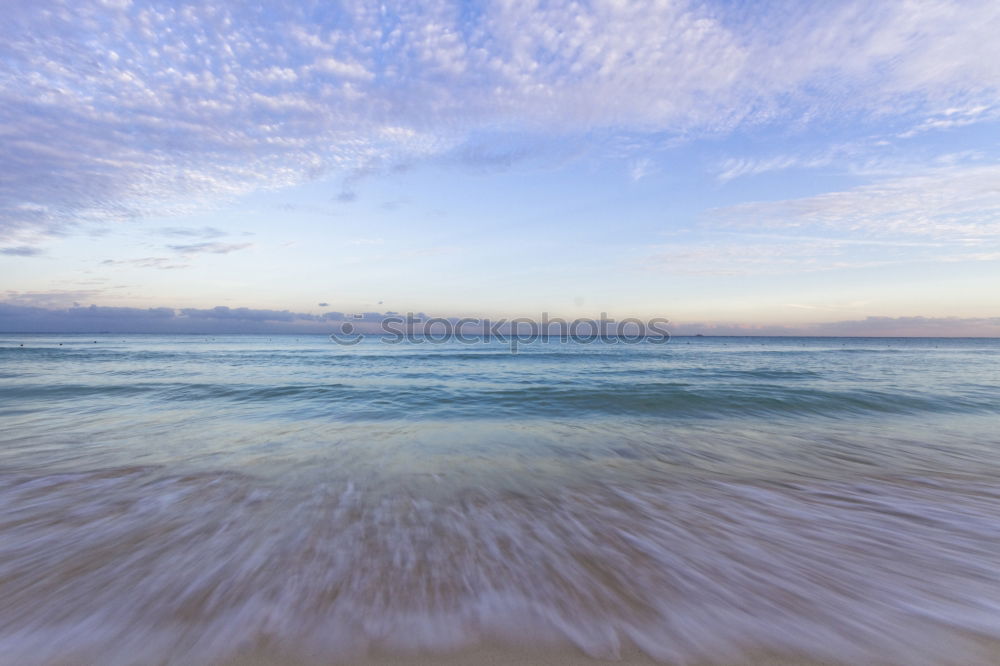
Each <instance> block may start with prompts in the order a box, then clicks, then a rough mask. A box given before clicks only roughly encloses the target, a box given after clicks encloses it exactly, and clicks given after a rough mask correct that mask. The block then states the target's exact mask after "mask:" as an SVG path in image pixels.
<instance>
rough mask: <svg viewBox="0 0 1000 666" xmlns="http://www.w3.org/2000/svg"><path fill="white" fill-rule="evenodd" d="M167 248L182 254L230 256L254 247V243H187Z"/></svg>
mask: <svg viewBox="0 0 1000 666" xmlns="http://www.w3.org/2000/svg"><path fill="white" fill-rule="evenodd" d="M167 247H168V248H170V249H171V250H174V251H175V252H179V253H181V254H206V253H208V254H229V253H230V252H238V251H239V250H245V249H246V248H248V247H253V243H187V244H182V245H168V246H167Z"/></svg>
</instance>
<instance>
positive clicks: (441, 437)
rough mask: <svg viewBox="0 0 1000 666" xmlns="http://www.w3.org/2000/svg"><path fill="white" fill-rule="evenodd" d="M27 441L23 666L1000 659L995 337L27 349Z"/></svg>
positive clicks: (1, 608)
mask: <svg viewBox="0 0 1000 666" xmlns="http://www.w3.org/2000/svg"><path fill="white" fill-rule="evenodd" d="M22 345H23V346H22ZM0 423H2V424H3V426H2V429H0V600H2V602H0V655H2V656H0V663H18V664H21V663H27V664H32V663H49V662H59V663H102V664H104V663H122V664H130V663H143V664H145V663H163V662H166V663H176V664H199V663H210V662H212V661H216V660H220V659H225V658H227V657H229V656H231V655H233V654H235V653H237V652H243V651H253V650H256V649H262V648H266V649H267V650H269V651H272V652H273V651H277V652H278V653H287V654H288V655H290V656H301V655H305V654H309V655H315V656H319V657H320V658H323V659H337V658H345V657H353V656H357V655H363V654H365V653H366V652H367V651H369V650H372V649H378V650H403V651H412V650H428V651H438V650H448V649H453V648H456V647H461V646H468V645H475V644H477V643H479V642H482V641H485V640H489V641H501V642H504V641H508V642H516V643H517V644H519V645H523V644H525V643H530V642H537V643H539V644H557V645H558V644H566V645H572V646H575V649H579V650H581V651H582V652H584V653H587V654H590V655H592V656H598V657H613V656H615V655H617V654H618V653H619V651H620V650H621V649H622V648H623V647H627V646H632V647H637V648H638V649H640V650H642V651H644V652H646V653H647V654H649V655H651V656H653V657H655V658H658V659H662V660H665V661H689V660H694V659H703V660H708V661H721V662H726V661H730V662H731V661H733V660H736V659H738V655H739V654H740V653H741V652H740V651H742V650H750V649H766V650H775V651H779V652H783V651H786V652H789V653H794V654H802V655H807V656H814V657H818V658H826V659H835V660H840V661H844V662H846V663H857V662H871V661H874V660H880V661H883V662H890V663H899V664H912V663H921V662H923V663H939V662H944V661H950V662H951V663H974V662H976V661H977V660H980V661H985V659H986V658H985V657H982V656H979V655H978V653H976V652H975V651H973V648H974V647H975V645H976V644H977V642H978V640H979V639H980V638H984V637H985V638H994V639H996V638H1000V477H998V472H1000V341H997V340H930V339H927V340H914V339H868V340H863V339H836V338H828V339H804V338H771V339H764V338H678V339H675V340H673V341H671V342H670V343H669V344H666V345H660V344H650V343H645V344H633V345H623V344H618V345H615V344H604V343H594V344H589V345H588V344H579V343H568V342H561V341H557V340H551V341H549V342H548V343H544V344H535V345H530V346H528V347H525V348H523V350H522V351H521V353H519V354H517V355H511V354H510V353H508V351H507V348H506V347H504V346H503V345H500V344H484V343H477V344H472V345H460V344H456V343H449V344H402V345H388V344H382V343H379V342H378V341H377V340H375V339H369V340H366V341H364V342H362V343H361V344H359V345H357V346H353V347H343V346H339V345H336V344H333V343H332V342H330V341H329V340H328V339H326V338H324V337H299V338H294V337H271V338H268V337H251V336H238V337H226V338H222V337H218V338H208V339H206V338H205V337H204V336H126V337H124V338H123V337H121V336H98V337H96V338H95V337H93V336H91V337H82V336H9V335H8V336H4V337H2V338H0Z"/></svg>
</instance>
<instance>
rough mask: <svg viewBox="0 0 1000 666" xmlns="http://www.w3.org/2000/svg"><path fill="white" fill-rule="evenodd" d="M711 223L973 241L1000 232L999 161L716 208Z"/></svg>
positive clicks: (997, 234)
mask: <svg viewBox="0 0 1000 666" xmlns="http://www.w3.org/2000/svg"><path fill="white" fill-rule="evenodd" d="M711 217H712V222H713V223H715V224H719V225H722V226H728V227H736V228H744V229H757V230H760V229H811V230H825V231H839V232H852V233H856V234H864V235H867V236H870V237H885V236H898V237H912V236H925V237H931V238H940V239H946V240H948V241H950V242H962V241H968V242H975V241H976V240H977V239H984V238H990V239H996V238H997V237H998V236H1000V166H996V165H989V166H965V167H953V168H944V169H935V170H930V171H928V172H927V173H926V174H924V175H920V176H908V177H902V178H896V179H889V180H884V181H881V182H878V183H875V184H872V185H865V186H862V187H856V188H854V189H850V190H845V191H842V192H831V193H827V194H820V195H817V196H813V197H805V198H801V199H791V200H785V201H766V202H754V203H746V204H740V205H736V206H730V207H727V208H721V209H716V210H715V211H713V212H712V214H711Z"/></svg>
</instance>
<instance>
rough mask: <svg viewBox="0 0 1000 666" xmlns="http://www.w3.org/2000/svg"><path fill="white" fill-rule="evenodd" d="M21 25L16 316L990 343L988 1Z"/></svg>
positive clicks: (12, 130)
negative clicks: (610, 325)
mask: <svg viewBox="0 0 1000 666" xmlns="http://www.w3.org/2000/svg"><path fill="white" fill-rule="evenodd" d="M3 13H4V21H3V22H2V24H0V330H3V331H28V330H46V331H50V330H51V331H70V330H83V331H90V330H98V329H100V330H115V331H122V332H127V331H129V330H136V331H140V330H141V331H156V330H163V331H180V330H192V331H203V330H211V331H216V330H218V331H222V330H246V331H251V330H267V331H278V330H304V331H305V330H315V331H319V330H322V329H323V327H324V326H327V324H328V323H329V322H332V321H337V320H338V317H340V316H342V315H343V314H350V313H362V312H367V313H382V312H425V313H431V314H434V315H441V316H473V317H484V316H490V317H504V316H506V317H518V316H521V317H539V316H540V315H541V313H543V312H547V313H550V314H552V315H554V316H562V317H596V316H598V315H600V313H602V312H607V313H609V315H610V316H612V317H619V318H622V317H629V316H635V317H664V318H667V319H670V320H671V322H673V325H674V326H675V331H677V332H681V333H684V332H691V333H693V332H705V333H713V332H714V333H727V334H730V333H739V332H750V333H753V332H758V333H790V334H793V333H809V334H850V335H866V334H872V335H1000V288H998V287H1000V40H998V39H996V37H995V36H996V35H997V34H1000V3H998V2H996V0H985V1H980V0H960V1H950V0H949V1H944V0H940V1H939V0H926V1H918V0H912V1H895V0H885V1H882V2H877V3H872V2H870V1H868V0H865V1H859V2H854V1H850V0H846V1H837V0H834V1H830V2H813V3H810V2H799V1H796V2H791V1H784V0H776V1H770V0H763V1H761V2H748V1H733V2H686V1H683V0H677V1H673V0H670V1H668V0H651V1H648V2H647V1H642V0H634V1H620V0H619V1H611V0H607V1H593V2H582V1H575V0H574V1H570V0H551V1H549V2H535V1H533V0H508V1H497V2H454V1H440V0H429V1H428V2H420V3H416V2H411V1H406V2H396V3H394V2H384V3H375V2H350V1H344V2H319V1H314V0H304V1H301V2H295V3H287V2H262V1H256V2H243V1H240V0H231V1H230V2H217V3H202V2H198V3H184V2H150V1H143V0H103V1H95V0H72V1H70V0H66V1H65V2H63V1H57V0H6V1H5V2H4V8H3ZM328 313H329V314H328ZM227 327H228V328H227Z"/></svg>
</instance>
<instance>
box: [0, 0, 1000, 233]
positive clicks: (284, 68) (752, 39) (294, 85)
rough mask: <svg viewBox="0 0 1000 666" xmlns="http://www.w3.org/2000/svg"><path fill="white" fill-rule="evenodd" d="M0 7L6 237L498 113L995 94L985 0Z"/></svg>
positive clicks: (574, 114) (794, 110)
mask: <svg viewBox="0 0 1000 666" xmlns="http://www.w3.org/2000/svg"><path fill="white" fill-rule="evenodd" d="M4 18H5V20H4V23H3V26H2V27H0V128H2V131H0V154H3V155H4V160H3V162H2V164H0V240H4V241H6V242H9V243H16V244H33V243H34V242H35V241H37V240H39V239H41V238H44V237H47V236H51V235H55V234H65V233H69V232H71V231H72V230H73V229H74V228H76V227H77V226H79V225H80V224H106V223H108V222H110V221H128V220H132V219H136V218H138V217H147V216H151V215H170V214H177V213H183V212H189V211H192V210H201V209H204V208H205V207H207V206H211V205H212V204H213V202H218V201H220V200H224V199H226V198H228V197H233V196H237V195H241V194H245V193H248V192H253V191H256V190H260V189H273V188H281V187H286V186H289V185H293V184H297V183H301V182H305V181H308V180H312V179H316V178H318V177H321V176H323V175H325V174H330V173H337V174H341V175H345V174H351V173H376V172H381V171H382V170H385V169H391V168H392V166H393V165H396V164H403V163H406V164H410V163H413V162H414V161H417V160H421V159H426V158H429V157H441V156H446V155H456V154H457V155H463V154H464V155H467V156H468V157H469V158H470V159H471V160H472V161H473V162H476V163H479V164H484V163H492V164H494V165H499V166H500V167H503V166H505V165H507V164H510V163H511V162H512V161H514V160H517V159H521V157H522V156H521V153H520V152H512V153H503V152H502V151H501V152H497V151H493V150H492V149H489V150H483V149H481V148H480V147H479V146H480V143H479V142H478V140H477V138H476V137H479V136H481V135H482V134H483V133H484V132H491V131H497V130H502V131H503V132H506V133H509V134H517V135H525V136H533V137H543V136H547V137H548V136H557V137H564V138H566V139H568V140H569V141H570V143H577V142H579V141H585V140H586V138H587V136H589V134H590V133H594V132H598V133H600V132H604V133H616V132H626V133H634V134H637V135H640V136H642V135H651V136H660V135H663V134H666V135H669V136H674V137H691V136H699V135H706V134H719V133H726V132H731V131H733V130H735V129H739V128H743V127H749V126H754V125H767V124H773V123H778V122H780V123H783V124H788V123H793V124H795V123H797V124H810V123H812V124H817V125H820V126H823V125H825V124H829V123H833V122H836V123H843V122H849V123H858V122H860V123H864V122H865V121H866V120H871V119H878V118H886V117H893V118H896V119H902V120H900V124H902V125H904V126H905V125H909V126H910V127H913V128H915V131H921V132H923V131H933V130H934V129H935V128H941V127H947V126H954V125H956V124H965V123H972V122H980V121H982V120H984V119H988V118H993V117H996V116H997V110H998V108H1000V69H998V68H996V67H995V66H994V65H993V63H996V62H998V61H1000V41H998V40H996V39H994V35H995V34H996V33H997V32H998V31H1000V5H998V4H997V3H996V2H993V1H992V0H962V1H959V0H931V1H929V2H923V3H918V4H913V3H907V2H901V1H898V2H897V1H890V2H884V3H876V4H872V3H867V2H862V1H861V0H855V1H847V2H841V3H827V4H817V3H807V4H802V5H795V6H792V5H788V4H786V3H780V2H775V3H773V4H769V3H763V4H761V5H755V6H754V8H753V11H750V10H748V9H745V8H744V7H743V5H741V4H739V3H736V4H728V3H726V4H724V3H714V2H708V3H699V2H691V1H684V0H678V1H677V2H658V1H656V0H648V1H644V2H631V3H613V2H593V3H577V2H574V1H571V0H552V1H551V2H547V3H534V2H507V3H487V4H484V5H476V6H470V5H465V4H460V3H457V2H445V1H442V0H438V1H435V2H429V3H409V2H402V1H398V2H388V3H384V4H382V5H372V4H370V3H364V2H346V3H335V4H329V3H315V2H304V3H291V4H288V3H277V2H265V3H263V4H259V3H244V2H234V3H229V4H226V3H222V4H220V3H208V4H205V3H188V2H178V3H172V4H170V5H169V6H167V5H162V4H160V3H156V2H152V1H149V0H135V1H134V2H129V3H125V2H122V3H101V2H97V1H96V0H79V1H78V2H73V3H57V2H55V0H10V2H7V3H5V5H4ZM956 109H957V110H958V111H953V110H956ZM904 121H905V122H904ZM525 143H527V144H530V141H527V142H525ZM342 194H343V197H344V198H345V199H350V198H352V196H356V191H355V189H354V188H353V182H348V184H347V186H346V187H345V190H344V192H343V193H342Z"/></svg>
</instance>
